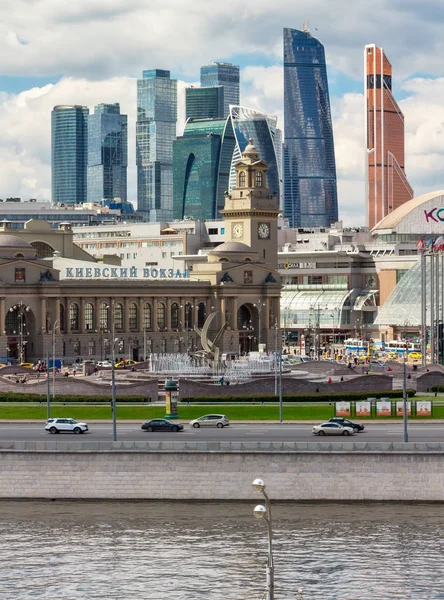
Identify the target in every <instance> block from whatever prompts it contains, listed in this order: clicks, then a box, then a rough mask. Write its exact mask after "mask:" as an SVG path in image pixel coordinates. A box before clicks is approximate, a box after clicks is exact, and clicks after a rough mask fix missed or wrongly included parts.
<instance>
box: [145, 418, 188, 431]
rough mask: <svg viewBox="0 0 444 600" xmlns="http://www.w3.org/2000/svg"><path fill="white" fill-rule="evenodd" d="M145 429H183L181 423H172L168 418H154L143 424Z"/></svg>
mask: <svg viewBox="0 0 444 600" xmlns="http://www.w3.org/2000/svg"><path fill="white" fill-rule="evenodd" d="M142 429H143V430H144V431H182V429H183V425H182V424H181V423H171V421H168V419H152V420H151V421H147V422H146V423H144V424H143V425H142Z"/></svg>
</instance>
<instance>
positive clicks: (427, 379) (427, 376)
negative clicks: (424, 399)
mask: <svg viewBox="0 0 444 600" xmlns="http://www.w3.org/2000/svg"><path fill="white" fill-rule="evenodd" d="M435 385H444V375H443V374H442V373H440V372H439V371H430V373H424V375H419V377H417V379H416V390H417V391H418V392H427V391H429V390H431V388H432V387H433V386H435Z"/></svg>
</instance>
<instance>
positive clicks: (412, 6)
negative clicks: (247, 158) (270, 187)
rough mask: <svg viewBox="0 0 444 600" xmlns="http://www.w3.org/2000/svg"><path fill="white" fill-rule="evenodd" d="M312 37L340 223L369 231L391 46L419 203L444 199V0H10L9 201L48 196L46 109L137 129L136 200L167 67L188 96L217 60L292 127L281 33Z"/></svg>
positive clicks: (0, 7)
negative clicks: (144, 130) (317, 49)
mask: <svg viewBox="0 0 444 600" xmlns="http://www.w3.org/2000/svg"><path fill="white" fill-rule="evenodd" d="M307 21H308V27H309V29H310V31H311V33H312V35H314V36H315V37H317V38H318V39H319V40H320V41H321V42H322V43H323V44H324V46H325V52H326V59H327V64H328V77H329V85H330V100H331V105H332V114H333V126H334V136H335V151H336V163H337V174H338V199H339V217H340V218H341V219H342V220H343V221H344V224H345V225H363V224H364V223H365V199H364V191H365V190H364V167H365V147H364V99H363V62H364V61H363V51H364V46H365V44H370V43H375V44H377V45H378V46H382V47H383V48H384V50H385V52H386V54H387V56H388V58H389V60H390V61H391V63H392V66H393V90H394V95H395V97H396V98H397V100H398V101H399V104H400V106H401V109H402V111H403V112H404V115H405V130H406V161H405V168H406V173H407V177H408V179H409V181H410V183H411V185H412V186H413V188H414V191H415V195H419V194H421V193H425V192H427V191H433V190H437V189H442V188H444V170H443V168H442V167H443V159H444V60H443V57H444V37H443V36H442V23H443V22H444V2H442V0H421V1H419V0H373V1H372V2H371V3H370V2H363V1H358V2H351V1H350V0H298V2H297V3H296V2H288V0H274V1H273V2H270V1H269V0H255V1H254V2H251V3H247V4H245V3H244V4H242V3H239V1H238V0H236V1H235V0H224V2H221V3H214V2H210V1H209V0H193V2H189V0H186V1H185V0H162V1H161V2H160V1H159V0H156V1H155V0H77V1H76V2H74V3H66V2H60V0H2V2H0V197H2V198H5V197H8V196H21V197H22V198H25V199H27V198H38V199H49V198H50V196H51V151H50V150H51V127H50V125H51V110H52V107H53V106H54V105H56V104H83V105H87V106H89V107H90V110H91V112H92V108H93V106H94V105H95V104H99V103H101V102H120V104H121V108H122V112H123V113H126V114H128V118H129V140H128V141H129V156H128V159H129V165H130V166H129V168H128V180H129V186H128V197H129V199H130V200H133V201H134V200H135V198H136V169H135V119H136V80H137V77H138V76H139V77H140V76H141V73H142V71H143V70H144V69H149V68H162V69H170V70H171V74H172V77H175V78H177V79H178V81H179V98H180V105H179V123H178V133H179V134H180V132H181V129H182V127H183V116H184V106H183V105H184V89H185V87H186V85H187V84H190V83H194V84H195V83H196V82H198V80H199V68H200V66H201V65H202V64H207V63H209V62H212V61H214V60H218V61H228V62H233V63H234V64H238V65H240V67H241V104H243V105H244V106H247V107H251V108H257V109H259V110H262V111H263V112H268V113H270V114H276V115H277V116H278V118H279V126H280V127H281V128H283V106H282V104H283V69H282V29H283V27H294V28H296V29H301V28H302V25H303V23H306V22H307Z"/></svg>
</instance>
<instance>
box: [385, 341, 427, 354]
mask: <svg viewBox="0 0 444 600" xmlns="http://www.w3.org/2000/svg"><path fill="white" fill-rule="evenodd" d="M406 346H407V352H408V353H409V354H410V353H411V352H422V348H421V344H420V343H419V342H406V341H402V340H392V341H391V342H387V343H386V345H385V349H386V350H387V351H388V352H394V353H396V354H399V355H401V356H402V355H403V354H404V352H405V350H406Z"/></svg>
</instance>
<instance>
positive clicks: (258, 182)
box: [255, 171, 264, 188]
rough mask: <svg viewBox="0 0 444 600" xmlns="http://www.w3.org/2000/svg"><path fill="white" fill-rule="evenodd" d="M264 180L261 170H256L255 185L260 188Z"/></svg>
mask: <svg viewBox="0 0 444 600" xmlns="http://www.w3.org/2000/svg"><path fill="white" fill-rule="evenodd" d="M263 181H264V176H263V174H262V171H257V172H256V176H255V186H256V187H259V188H261V187H262V183H263Z"/></svg>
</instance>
